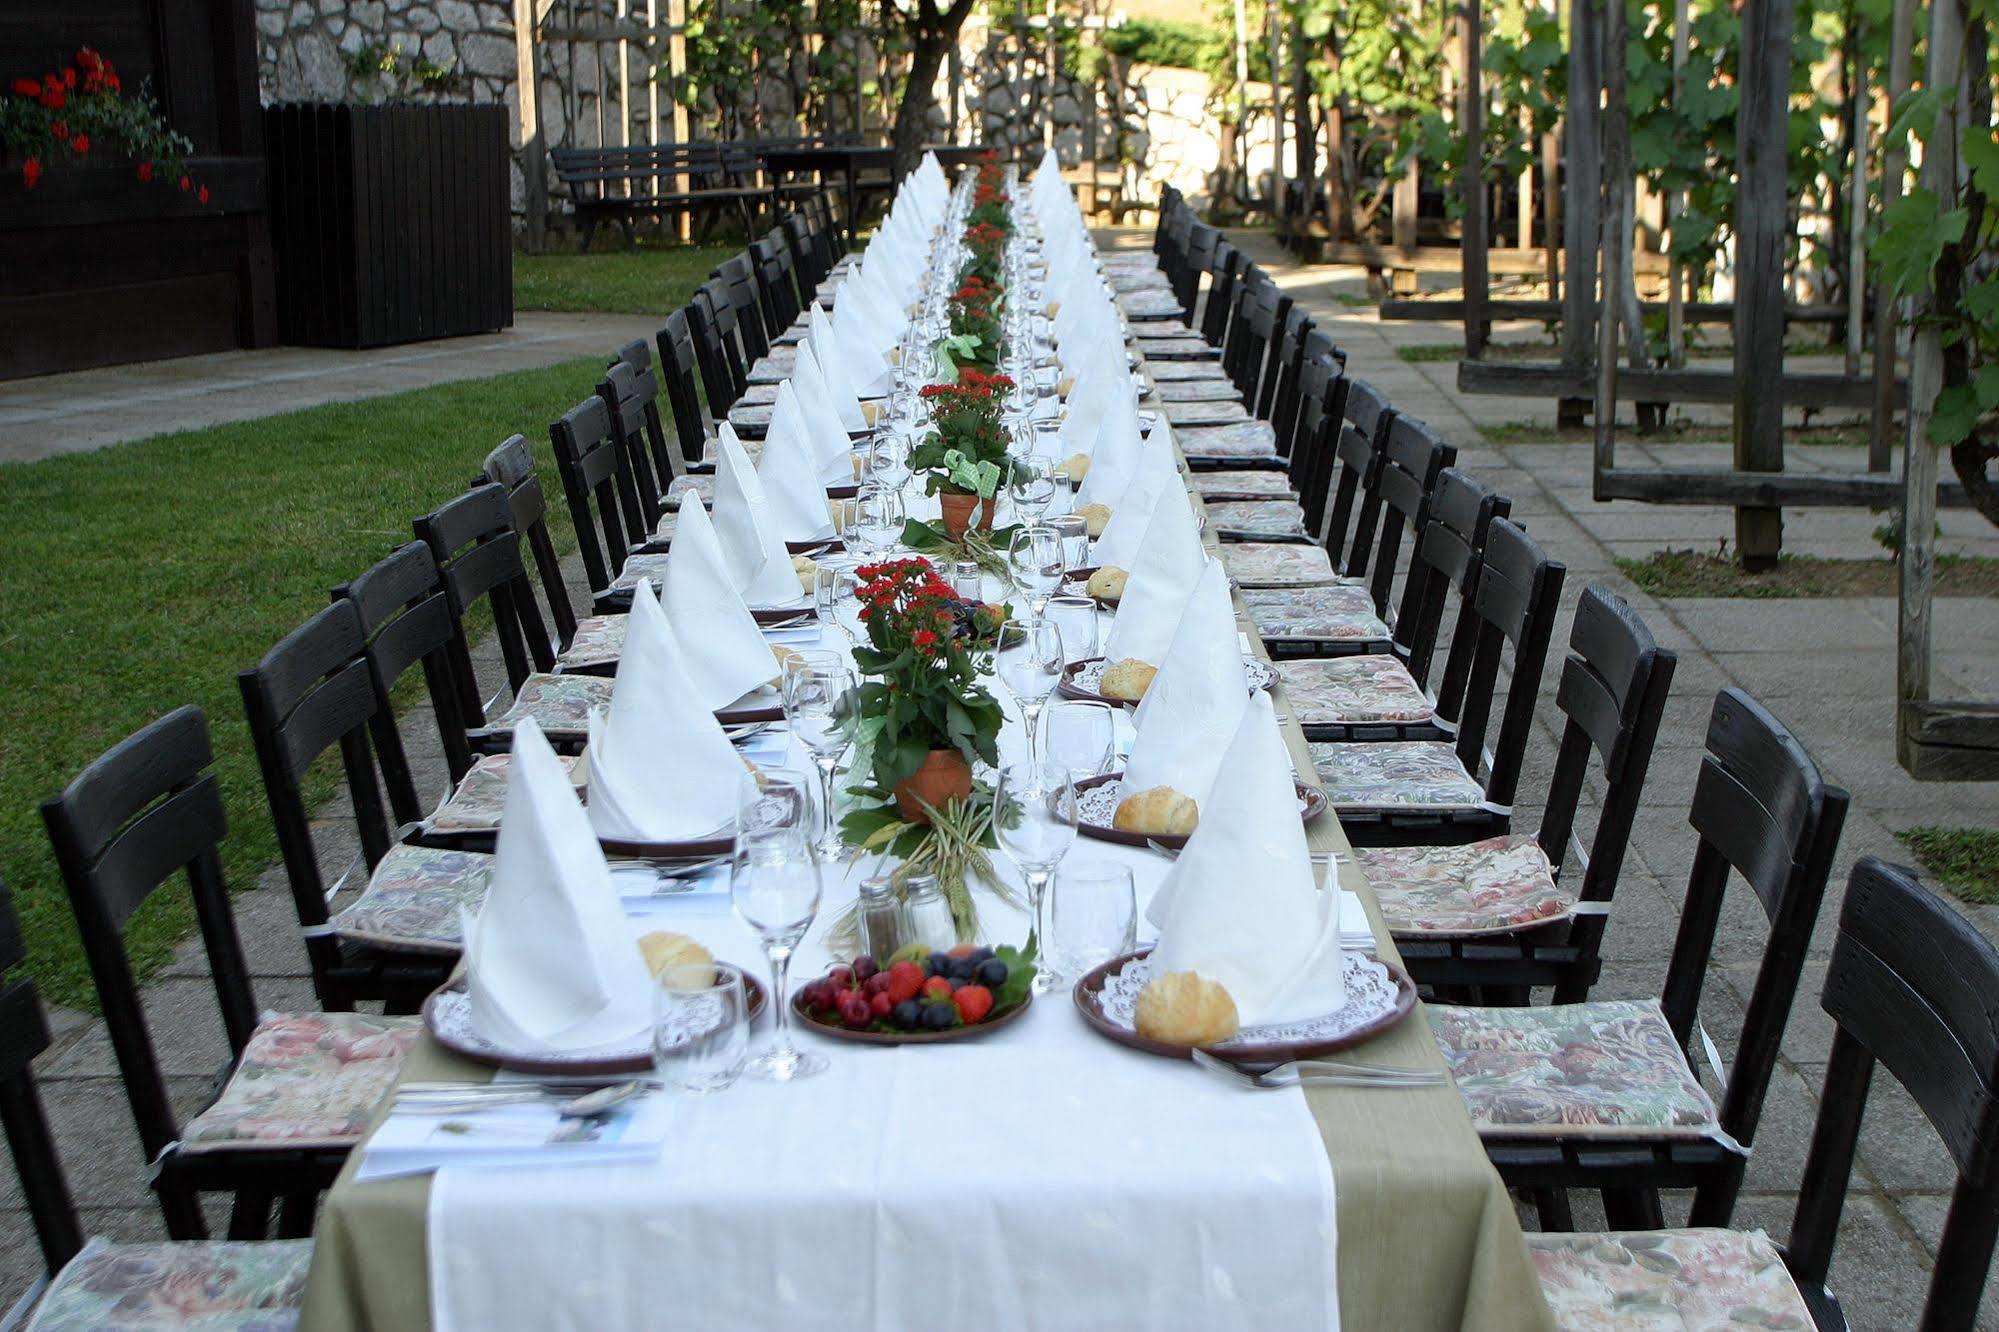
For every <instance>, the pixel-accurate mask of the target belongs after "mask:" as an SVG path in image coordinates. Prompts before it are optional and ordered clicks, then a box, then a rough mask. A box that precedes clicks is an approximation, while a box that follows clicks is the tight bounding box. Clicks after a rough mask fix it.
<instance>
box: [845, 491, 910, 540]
mask: <svg viewBox="0 0 1999 1332" xmlns="http://www.w3.org/2000/svg"><path fill="white" fill-rule="evenodd" d="M854 509H855V520H854V534H855V536H856V537H858V538H859V540H860V543H861V549H863V550H865V551H867V552H868V553H870V554H872V555H877V556H878V555H880V554H881V553H882V552H883V551H885V550H888V549H889V548H890V547H891V546H893V545H895V543H896V539H897V538H898V537H900V536H901V535H902V522H903V509H902V492H901V491H900V490H897V489H895V488H893V487H891V486H887V485H882V484H870V485H864V486H862V487H861V488H860V492H859V494H857V495H856V496H855V498H854Z"/></svg>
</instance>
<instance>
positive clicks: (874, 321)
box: [833, 278, 909, 360]
mask: <svg viewBox="0 0 1999 1332" xmlns="http://www.w3.org/2000/svg"><path fill="white" fill-rule="evenodd" d="M908 323H909V321H908V320H907V319H897V318H895V317H894V314H893V312H892V311H888V310H885V309H884V308H883V306H882V305H881V303H880V302H878V301H871V300H869V299H868V296H867V293H866V291H865V289H864V287H863V284H862V283H861V282H860V281H859V280H858V279H854V278H849V279H845V280H843V281H842V282H841V283H840V286H839V288H838V290H836V291H835V292H834V293H833V332H834V334H835V335H836V336H838V338H839V340H840V341H841V342H842V343H852V344H854V345H856V346H859V347H863V348H865V349H866V350H867V351H868V352H869V353H871V354H873V355H875V356H879V357H882V358H884V360H885V359H886V358H887V356H888V351H889V348H891V347H893V346H895V344H896V343H897V342H898V341H899V340H900V339H901V338H902V331H903V329H904V328H906V327H907V326H908Z"/></svg>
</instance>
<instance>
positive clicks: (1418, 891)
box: [1279, 667, 1576, 937]
mask: <svg viewBox="0 0 1999 1332" xmlns="http://www.w3.org/2000/svg"><path fill="white" fill-rule="evenodd" d="M1279 669H1280V670H1281V669H1282V667H1280V668H1279ZM1293 706H1294V707H1295V706H1296V703H1295V701H1294V703H1293ZM1354 860H1355V861H1356V862H1357V863H1358V864H1359V865H1360V867H1361V869H1362V870H1363V871H1364V872H1365V873H1366V875H1367V882H1368V886H1369V887H1371V888H1373V889H1374V895H1375V897H1376V898H1377V899H1379V900H1380V902H1381V914H1382V916H1383V917H1384V918H1385V919H1386V920H1387V921H1388V928H1389V930H1390V932H1391V933H1394V934H1396V935H1398V936H1404V937H1407V936H1411V935H1429V936H1441V935H1471V934H1507V933H1511V932H1513V931H1515V930H1520V929H1526V928H1528V927H1530V926H1534V925H1546V924H1548V923H1549V922H1550V921H1556V920H1561V919H1563V918H1565V917H1566V916H1568V914H1569V913H1570V912H1571V911H1573V910H1575V905H1576V899H1575V894H1574V893H1571V892H1568V891H1566V890H1565V889H1563V888H1562V887H1561V886H1560V885H1559V884H1557V883H1556V882H1555V875H1554V872H1553V870H1552V869H1551V867H1550V866H1549V864H1548V855H1547V853H1546V852H1545V851H1543V850H1542V849H1541V844H1540V843H1539V842H1537V841H1535V840H1534V838H1533V837H1532V836H1531V835H1529V834H1527V833H1509V834H1507V835H1506V836H1504V837H1488V838H1486V839H1485V840H1484V841H1482V842H1471V843H1469V844H1466V845H1463V846H1381V847H1367V848H1363V849H1356V850H1355V851H1354Z"/></svg>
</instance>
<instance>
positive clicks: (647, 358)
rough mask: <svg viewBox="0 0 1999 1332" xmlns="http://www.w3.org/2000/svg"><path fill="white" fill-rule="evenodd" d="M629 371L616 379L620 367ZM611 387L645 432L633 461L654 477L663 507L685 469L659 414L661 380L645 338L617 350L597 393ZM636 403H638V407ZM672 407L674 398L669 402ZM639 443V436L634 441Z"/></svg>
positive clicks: (606, 368)
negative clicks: (640, 448) (669, 442)
mask: <svg viewBox="0 0 1999 1332" xmlns="http://www.w3.org/2000/svg"><path fill="white" fill-rule="evenodd" d="M621 365H622V366H624V367H626V368H627V370H628V371H629V374H628V376H626V377H617V372H618V367H619V366H621ZM605 382H609V383H611V384H612V385H613V386H614V387H615V388H616V389H617V391H618V401H619V404H620V406H621V409H622V410H623V411H626V412H630V411H636V412H637V413H638V417H639V420H638V428H639V429H641V430H643V432H644V441H643V443H644V448H643V449H642V450H640V453H641V454H642V456H639V457H634V458H633V460H632V465H633V467H634V469H636V468H637V467H639V466H640V465H641V464H644V465H645V466H646V470H647V471H648V472H649V473H650V474H651V476H652V478H653V482H654V484H655V485H656V486H657V487H658V491H659V495H660V498H661V501H662V503H663V502H664V500H665V497H666V494H667V492H668V491H669V490H671V489H672V488H673V482H674V479H675V478H676V477H678V476H679V475H680V474H681V472H682V470H683V468H682V467H681V465H680V460H679V459H677V458H675V457H674V456H673V448H672V446H671V445H669V444H668V443H667V439H666V421H665V418H664V417H663V416H662V415H661V413H660V410H659V389H660V376H659V374H658V372H657V371H655V370H654V369H653V363H652V344H651V343H650V342H648V341H647V340H646V339H644V338H633V339H632V340H631V341H630V342H627V343H626V344H625V345H624V346H622V347H620V348H618V354H617V355H616V356H614V357H612V358H611V360H610V362H609V364H608V365H607V366H606V367H605V379H604V381H601V382H599V383H598V385H597V392H598V393H599V394H600V395H601V394H602V393H603V392H604V383H605ZM633 400H636V403H635V405H634V404H633ZM668 401H669V403H670V402H671V398H669V399H668ZM634 439H635V441H636V436H635V437H634Z"/></svg>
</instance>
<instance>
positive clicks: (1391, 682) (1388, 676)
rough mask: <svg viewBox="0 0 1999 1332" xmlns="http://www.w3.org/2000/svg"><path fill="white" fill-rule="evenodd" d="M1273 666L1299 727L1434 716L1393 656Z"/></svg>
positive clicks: (1425, 696)
mask: <svg viewBox="0 0 1999 1332" xmlns="http://www.w3.org/2000/svg"><path fill="white" fill-rule="evenodd" d="M1274 666H1275V669H1276V671H1277V678H1278V679H1279V680H1282V681H1283V682H1284V692H1285V695H1286V696H1287V697H1288V698H1289V699H1290V700H1291V715H1292V716H1294V717H1296V718H1297V719H1298V723H1299V724H1300V725H1301V726H1339V725H1359V724H1363V723H1368V722H1424V721H1429V720H1430V719H1431V718H1432V717H1434V716H1435V715H1436V708H1435V706H1434V705H1433V704H1432V703H1431V701H1430V696H1429V695H1428V694H1426V693H1424V692H1423V686H1421V685H1419V684H1417V683H1416V677H1414V676H1413V675H1411V674H1409V668H1408V667H1407V666H1404V665H1403V664H1402V662H1401V660H1400V659H1399V658H1396V657H1392V656H1388V655H1386V654H1369V655H1367V656H1361V657H1315V658H1308V659H1306V660H1302V661H1280V662H1276V663H1274Z"/></svg>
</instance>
